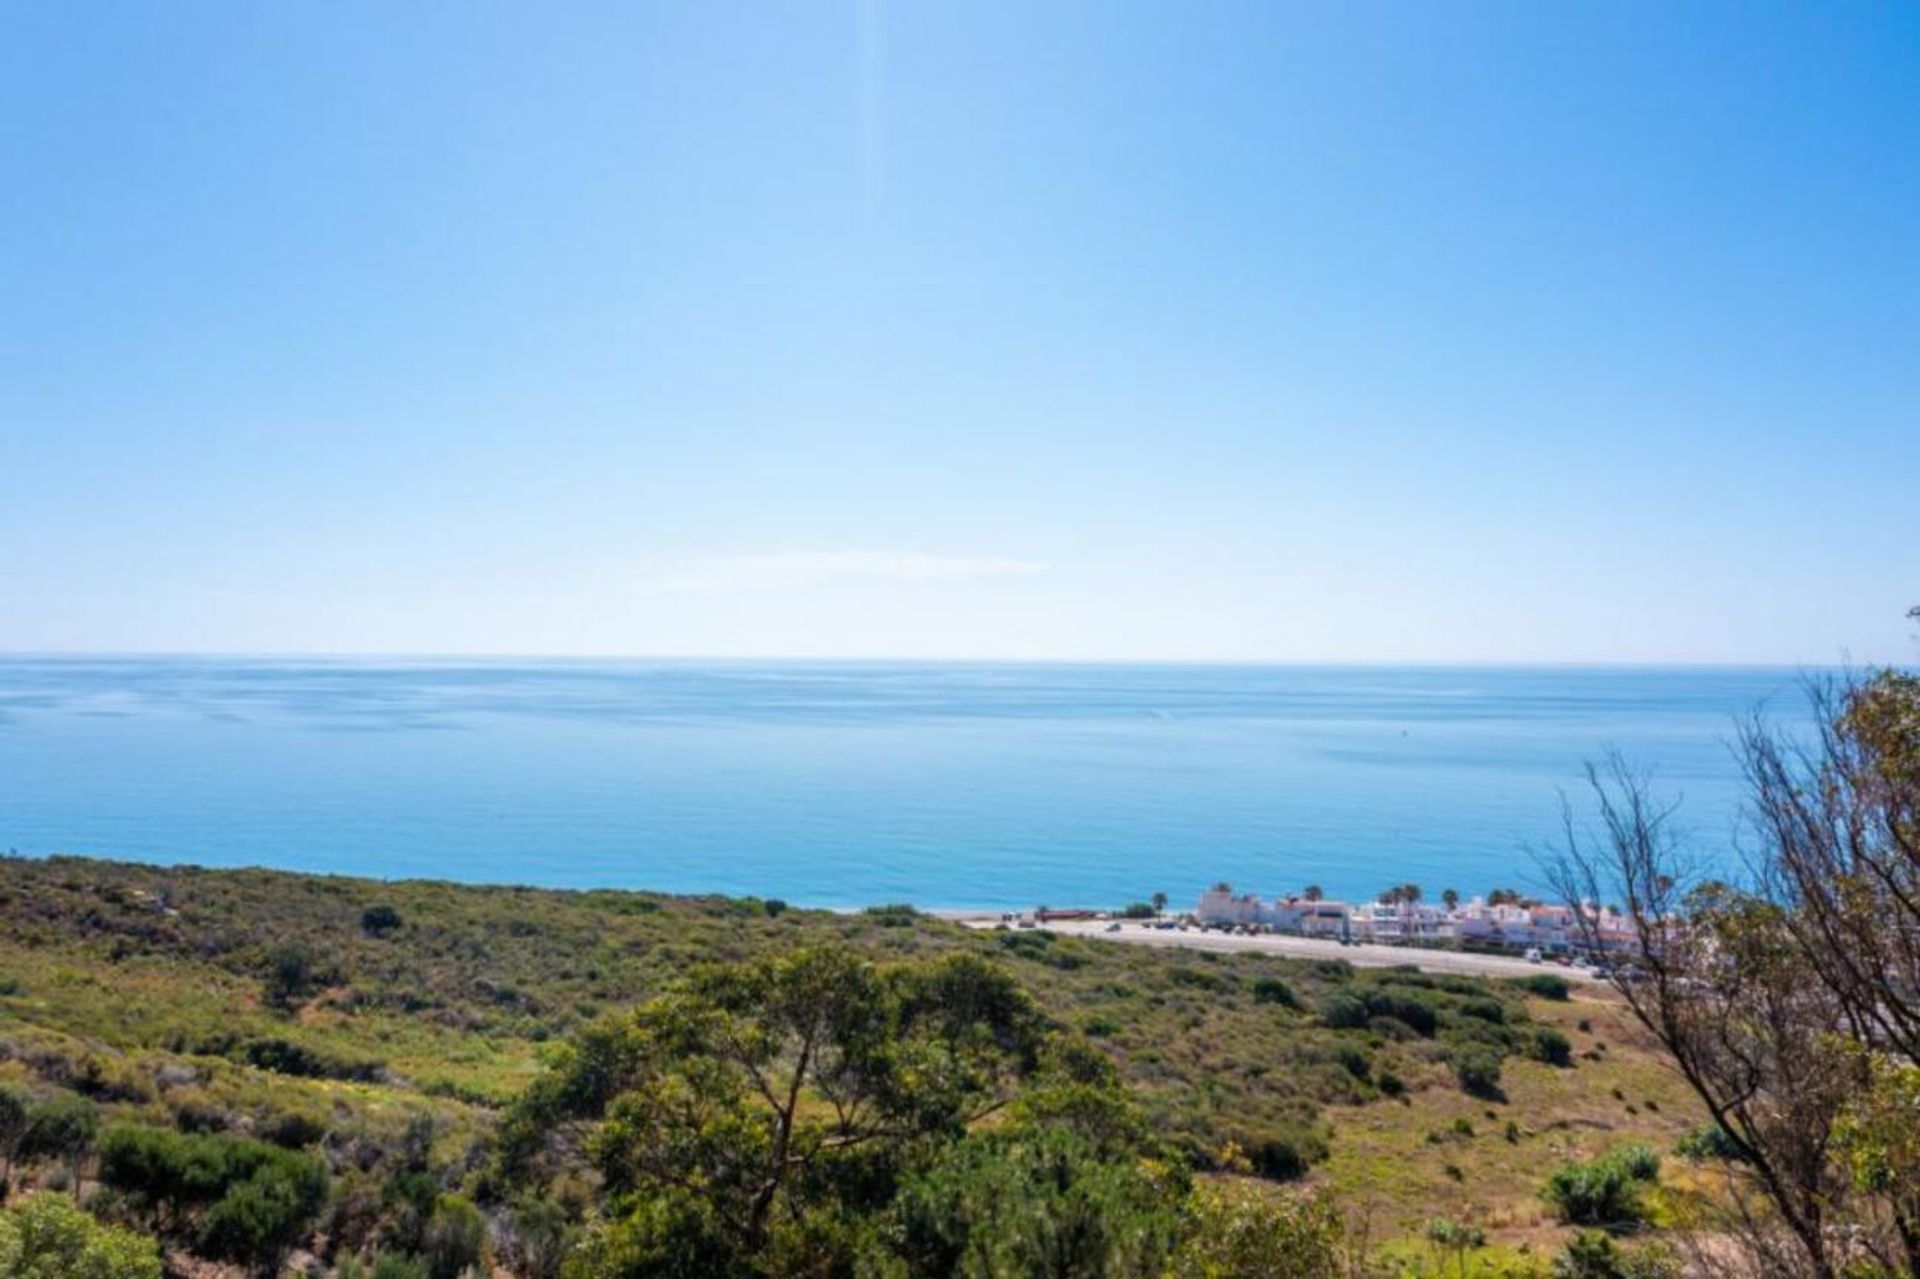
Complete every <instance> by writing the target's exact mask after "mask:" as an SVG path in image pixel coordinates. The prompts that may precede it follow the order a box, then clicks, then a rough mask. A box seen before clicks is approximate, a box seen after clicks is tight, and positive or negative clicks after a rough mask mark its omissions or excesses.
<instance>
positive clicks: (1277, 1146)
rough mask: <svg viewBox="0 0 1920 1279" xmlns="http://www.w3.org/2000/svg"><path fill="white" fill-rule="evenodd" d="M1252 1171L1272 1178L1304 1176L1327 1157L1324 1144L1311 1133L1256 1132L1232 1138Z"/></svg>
mask: <svg viewBox="0 0 1920 1279" xmlns="http://www.w3.org/2000/svg"><path fill="white" fill-rule="evenodd" d="M1234 1144H1235V1145H1237V1146H1239V1147H1240V1153H1241V1154H1242V1155H1244V1156H1245V1157H1246V1160H1247V1163H1248V1165H1250V1166H1251V1167H1252V1169H1253V1171H1254V1172H1255V1173H1257V1174H1258V1175H1260V1176H1262V1177H1266V1178H1269V1179H1270V1180H1273V1181H1292V1180H1294V1179H1295V1178H1296V1177H1304V1176H1306V1175H1307V1171H1308V1170H1309V1169H1310V1168H1312V1167H1313V1165H1314V1163H1315V1162H1316V1161H1318V1160H1321V1159H1324V1158H1326V1157H1327V1143H1326V1142H1324V1141H1322V1140H1321V1139H1320V1137H1319V1136H1318V1135H1317V1134H1315V1133H1312V1132H1270V1131H1269V1132H1259V1133H1252V1134H1245V1135H1241V1136H1237V1137H1235V1138H1234Z"/></svg>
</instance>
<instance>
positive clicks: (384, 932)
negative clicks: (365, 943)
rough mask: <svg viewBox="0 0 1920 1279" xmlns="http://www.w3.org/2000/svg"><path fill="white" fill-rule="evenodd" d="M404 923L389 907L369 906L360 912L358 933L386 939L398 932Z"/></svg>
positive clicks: (395, 911) (398, 914) (396, 912)
mask: <svg viewBox="0 0 1920 1279" xmlns="http://www.w3.org/2000/svg"><path fill="white" fill-rule="evenodd" d="M403 922H404V921H402V920H401V918H400V912H399V911H397V910H395V909H394V908H393V907H391V906H384V905H383V906H369V907H367V908H366V909H365V910H363V911H361V912H360V931H361V932H363V933H365V934H366V935H367V936H369V937H388V936H391V935H392V934H394V933H397V932H399V931H400V925H401V924H402V923H403Z"/></svg>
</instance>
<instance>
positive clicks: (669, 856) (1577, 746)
mask: <svg viewBox="0 0 1920 1279" xmlns="http://www.w3.org/2000/svg"><path fill="white" fill-rule="evenodd" d="M1800 679H1801V673H1800V672H1796V671H1790V670H1780V669H1762V670H1753V669H1676V670H1649V669H1560V668H1526V669H1520V668H1453V669H1392V668H1346V669H1343V668H1332V667H1225V666H1204V667H1201V666H1192V667H1187V666H1069V665H989V664H974V665H963V664H952V665H949V664H918V663H916V664H905V663H902V664H879V663H691V662H689V663H663V662H632V663H615V662H607V663H587V662H560V661H550V662H513V663H508V662H488V663H473V662H417V661H409V662H373V661H366V662H363V661H281V660H265V659H261V660H225V659H222V660H216V659H142V660H134V659H113V660H108V659H4V660H0V848H7V847H11V848H13V849H16V850H18V851H19V852H22V853H35V854H39V853H49V852H76V853H87V854H94V855H99V856H111V857H124V858H135V859H143V860H154V861H166V862H194V863H198V864H201V865H207V866H234V865H269V866H278V867H287V868H294V869H300V870H314V871H325V872H339V873H348V874H357V875H376V876H391V877H401V876H406V877H414V876H426V877H434V878H446V879H459V880H469V881H490V882H516V883H533V884H543V885H554V886H565V887H580V886H616V887H644V888H656V889H663V890H668V891H673V892H696V891H719V892H729V893H755V894H759V895H763V896H778V897H784V898H786V899H788V900H790V901H794V902H799V903H807V904H818V905H836V906H845V905H859V904H865V903H873V902H879V901H895V900H908V901H913V902H916V903H918V904H920V905H923V906H932V907H964V906H1032V905H1034V904H1037V903H1040V902H1046V903H1051V904H1068V903H1072V904H1083V903H1085V904H1099V905H1109V904H1118V903H1121V902H1124V901H1127V900H1131V899H1134V898H1139V897H1143V896H1145V895H1147V894H1149V893H1151V892H1153V891H1154V890H1156V889H1159V890H1164V891H1166V892H1167V893H1168V894H1169V895H1171V896H1172V897H1173V898H1174V899H1175V900H1176V901H1187V900H1191V898H1192V896H1193V894H1194V893H1196V892H1197V891H1198V890H1199V889H1200V888H1201V887H1202V886H1203V885H1204V884H1205V883H1206V882H1209V881H1211V880H1214V879H1220V878H1225V879H1228V880H1231V881H1232V882H1234V883H1235V885H1236V886H1244V887H1247V888H1252V889H1255V890H1257V891H1260V892H1263V893H1272V892H1277V891H1281V890H1286V889H1294V888H1298V887H1300V886H1302V885H1304V884H1306V883H1309V882H1318V883H1319V884H1321V885H1323V886H1324V887H1325V888H1326V889H1327V891H1328V892H1329V893H1330V894H1335V895H1344V896H1356V895H1361V894H1371V893H1373V892H1375V891H1376V890H1378V889H1379V888H1381V887H1383V886H1385V885H1387V884H1390V883H1398V882H1404V881H1407V880H1413V881H1415V882H1418V883H1421V884H1423V885H1425V886H1426V887H1427V888H1428V890H1429V891H1430V892H1438V891H1439V889H1441V888H1443V887H1456V888H1458V889H1460V890H1461V891H1463V892H1466V893H1473V892H1478V891H1482V890H1484V889H1486V888H1488V887H1491V886H1494V885H1498V884H1510V885H1514V886H1518V887H1525V886H1527V885H1528V884H1529V883H1530V882H1534V881H1535V880H1536V879H1537V876H1536V874H1535V872H1534V870H1533V866H1532V861H1531V858H1530V857H1529V855H1528V852H1527V850H1528V848H1529V847H1530V846H1533V845H1538V844H1540V843H1542V842H1544V841H1546V840H1548V839H1550V838H1552V837H1553V836H1554V834H1555V833H1556V830H1557V828H1558V823H1559V813H1560V794H1561V792H1562V791H1563V790H1564V791H1567V792H1569V793H1572V794H1574V796H1575V798H1576V799H1578V798H1579V787H1580V785H1581V782H1580V767H1581V763H1582V761H1583V760H1584V759H1587V758H1590V757H1593V756H1594V755H1596V754H1597V753H1598V752H1599V751H1600V750H1601V749H1603V748H1604V747H1605V746H1607V745H1609V744H1611V745H1615V746H1618V747H1619V748H1620V749H1621V750H1623V751H1624V752H1625V753H1626V754H1627V755H1628V756H1629V758H1631V759H1632V760H1634V761H1636V762H1637V763H1639V764H1642V765H1645V766H1647V767H1649V768H1650V769H1652V770H1653V772H1654V774H1655V776H1656V780H1657V783H1658V784H1659V785H1660V786H1661V787H1662V788H1663V789H1665V790H1667V791H1669V792H1671V793H1676V794H1679V795H1682V796H1683V797H1684V804H1683V808H1682V812H1681V820H1682V822H1683V824H1684V825H1685V826H1686V827H1687V828H1688V829H1689V830H1690V831H1691V832H1692V834H1693V835H1694V837H1695V838H1697V839H1698V840H1699V841H1700V842H1701V843H1702V844H1703V845H1705V846H1710V847H1718V846H1724V845H1725V844H1726V843H1727V841H1728V838H1729V836H1730V834H1731V831H1732V829H1733V823H1734V820H1735V812H1736V808H1737V793H1738V782H1739V778H1738V771H1737V768H1736V767H1735V764H1734V761H1733V758H1732V756H1731V754H1730V752H1729V748H1728V741H1729V739H1730V738H1731V736H1732V734H1733V730H1734V723H1735V719H1736V717H1737V716H1739V715H1741V714H1743V713H1745V712H1748V711H1750V710H1752V709H1753V708H1754V707H1755V706H1756V705H1759V704H1762V703H1766V704H1768V705H1770V706H1773V707H1776V708H1777V709H1778V710H1779V711H1780V712H1781V713H1783V714H1784V715H1787V716H1788V717H1791V716H1793V715H1797V714H1798V713H1799V712H1800V709H1801V705H1802V703H1801V699H1800V697H1799V693H1798V691H1797V686H1798V683H1799V681H1800Z"/></svg>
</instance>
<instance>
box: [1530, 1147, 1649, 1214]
mask: <svg viewBox="0 0 1920 1279" xmlns="http://www.w3.org/2000/svg"><path fill="white" fill-rule="evenodd" d="M1659 1172H1660V1159H1659V1156H1657V1155H1655V1154H1654V1153H1653V1152H1652V1151H1650V1150H1648V1149H1647V1148H1646V1147H1644V1146H1629V1147H1627V1148H1625V1149H1623V1150H1617V1151H1614V1152H1612V1153H1610V1154H1607V1155H1603V1156H1602V1157H1600V1158H1598V1159H1593V1160H1589V1161H1588V1162H1586V1163H1571V1164H1563V1165H1561V1167H1559V1168H1558V1169H1556V1170H1555V1171H1554V1173H1553V1175H1552V1176H1550V1177H1548V1178H1547V1184H1546V1186H1545V1187H1543V1188H1542V1190H1541V1194H1542V1196H1543V1197H1544V1198H1545V1199H1546V1201H1547V1202H1548V1203H1549V1204H1550V1205H1552V1207H1553V1210H1554V1213H1555V1214H1556V1215H1557V1216H1558V1217H1559V1218H1560V1220H1561V1221H1563V1222H1566V1223H1567V1224H1568V1225H1573V1226H1604V1227H1607V1228H1608V1229H1614V1230H1618V1229H1623V1228H1626V1227H1629V1226H1633V1225H1637V1224H1638V1223H1639V1222H1641V1221H1642V1220H1644V1219H1645V1215H1646V1214H1645V1208H1644V1206H1643V1205H1642V1203H1641V1198H1640V1190H1641V1187H1642V1185H1643V1184H1645V1183H1647V1182H1650V1181H1652V1180H1653V1179H1654V1178H1655V1177H1657V1176H1658V1175H1659Z"/></svg>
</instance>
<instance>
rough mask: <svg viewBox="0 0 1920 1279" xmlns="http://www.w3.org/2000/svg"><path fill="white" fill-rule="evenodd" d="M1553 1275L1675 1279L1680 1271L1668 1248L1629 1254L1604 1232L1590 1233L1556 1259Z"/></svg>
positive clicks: (1571, 1243)
mask: <svg viewBox="0 0 1920 1279" xmlns="http://www.w3.org/2000/svg"><path fill="white" fill-rule="evenodd" d="M1552 1274H1553V1279H1675V1276H1678V1275H1679V1274H1680V1267H1679V1265H1677V1264H1676V1263H1675V1260H1674V1258H1673V1256H1672V1255H1671V1254H1670V1253H1669V1252H1668V1251H1667V1250H1666V1249H1665V1248H1662V1247H1659V1246H1657V1245H1651V1246H1648V1247H1643V1248H1638V1249H1635V1250H1633V1251H1627V1250H1626V1249H1623V1248H1620V1247H1618V1246H1616V1245H1615V1244H1614V1242H1613V1240H1611V1239H1609V1238H1607V1236H1606V1235H1605V1234H1603V1233H1601V1232H1600V1231H1597V1230H1586V1231H1582V1232H1580V1233H1579V1234H1577V1235H1575V1236H1574V1237H1573V1238H1572V1239H1569V1240H1568V1241H1567V1245H1566V1247H1564V1248H1562V1249H1561V1250H1560V1251H1559V1252H1558V1253H1556V1254H1555V1255H1554V1258H1553V1271H1552Z"/></svg>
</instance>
